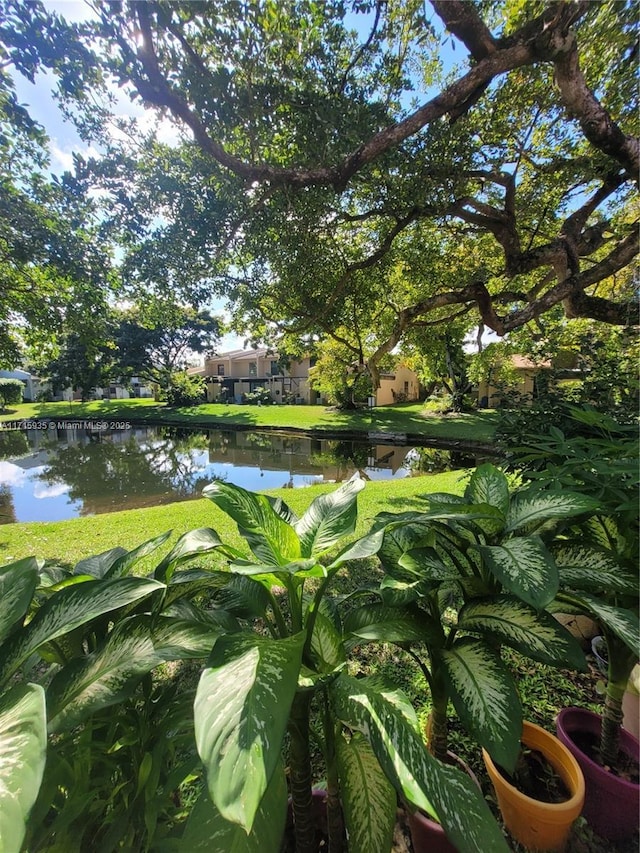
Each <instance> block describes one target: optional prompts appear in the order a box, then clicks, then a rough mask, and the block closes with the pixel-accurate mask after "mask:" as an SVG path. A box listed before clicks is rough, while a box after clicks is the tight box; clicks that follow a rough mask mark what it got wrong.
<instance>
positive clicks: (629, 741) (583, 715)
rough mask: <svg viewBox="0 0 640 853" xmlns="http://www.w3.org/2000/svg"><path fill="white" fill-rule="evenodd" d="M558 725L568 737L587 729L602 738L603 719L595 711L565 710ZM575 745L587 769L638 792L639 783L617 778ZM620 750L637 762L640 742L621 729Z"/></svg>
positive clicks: (559, 716) (585, 709) (582, 709)
mask: <svg viewBox="0 0 640 853" xmlns="http://www.w3.org/2000/svg"><path fill="white" fill-rule="evenodd" d="M572 722H575V725H572ZM558 723H559V724H560V725H561V726H562V727H563V728H564V729H565V731H566V732H567V734H568V735H570V734H571V732H573V731H576V730H577V729H583V728H585V729H586V730H587V731H590V732H593V733H594V734H597V735H598V736H600V728H601V726H602V717H601V716H600V715H599V714H595V713H594V712H593V711H589V710H588V709H587V708H563V709H562V711H560V713H559V714H558ZM585 723H586V726H585ZM572 743H573V739H572ZM573 745H574V747H575V749H576V750H577V751H578V752H579V753H580V757H581V760H582V761H584V763H585V765H586V766H587V767H590V768H592V769H594V770H599V771H600V772H602V773H608V774H609V775H610V776H611V777H613V778H615V779H616V780H617V781H618V783H619V784H620V785H621V786H622V787H623V788H627V789H629V790H636V789H637V788H638V786H639V783H638V782H631V781H630V780H629V779H623V778H621V777H620V776H616V775H615V774H614V773H611V771H609V770H606V769H605V768H604V767H603V766H602V765H601V764H598V762H597V761H594V760H593V759H592V758H590V757H589V756H588V755H587V754H586V753H584V752H583V751H582V750H581V749H580V747H579V746H576V744H575V743H573ZM619 749H620V750H621V751H622V752H624V753H625V755H627V756H628V757H629V758H633V759H635V760H636V761H637V760H638V757H639V753H640V741H638V740H637V738H635V737H634V736H633V735H632V734H631V732H628V731H627V730H626V729H621V730H620V747H619Z"/></svg>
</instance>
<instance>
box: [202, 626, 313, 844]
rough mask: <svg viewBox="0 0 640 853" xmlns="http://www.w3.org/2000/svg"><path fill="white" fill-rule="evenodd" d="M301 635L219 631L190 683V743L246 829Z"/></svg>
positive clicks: (212, 787)
mask: <svg viewBox="0 0 640 853" xmlns="http://www.w3.org/2000/svg"><path fill="white" fill-rule="evenodd" d="M304 640H305V636H304V634H303V633H300V634H297V635H295V636H294V637H288V638H286V639H284V640H269V639H264V638H262V637H258V636H246V635H239V634H237V635H233V636H224V637H221V638H220V639H219V640H218V642H217V643H216V645H215V646H214V648H213V652H212V654H211V657H210V659H209V662H208V665H207V668H206V669H205V670H204V672H203V674H202V676H201V678H200V683H199V684H198V690H197V694H196V700H195V706H194V718H195V733H196V744H197V747H198V754H199V755H200V758H201V759H202V761H203V763H204V765H205V769H206V773H207V782H208V786H209V793H210V795H211V799H212V800H213V802H214V803H215V805H216V807H217V808H218V809H219V811H220V813H221V814H222V816H223V817H224V818H226V819H227V820H230V821H232V822H234V823H238V824H240V826H242V827H244V829H245V830H246V831H247V832H248V831H249V830H251V827H252V825H253V821H254V818H255V816H256V811H257V809H258V807H259V805H260V801H261V800H262V797H263V795H264V792H265V791H266V789H267V786H268V784H269V781H270V779H271V776H272V774H273V772H274V770H275V768H276V766H277V765H278V763H279V760H280V749H281V747H282V740H283V738H284V734H285V731H286V727H287V722H288V718H289V710H290V708H291V703H292V701H293V697H294V694H295V691H296V686H297V679H298V672H299V670H300V663H301V659H302V649H303V646H304Z"/></svg>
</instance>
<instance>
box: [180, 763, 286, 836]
mask: <svg viewBox="0 0 640 853" xmlns="http://www.w3.org/2000/svg"><path fill="white" fill-rule="evenodd" d="M286 816H287V783H286V780H285V775H284V768H283V767H282V763H280V765H279V766H278V767H276V769H275V771H274V772H273V774H272V776H271V781H270V782H269V785H268V786H267V789H266V791H265V793H264V796H263V797H262V800H261V801H260V805H259V806H258V811H257V812H256V816H255V819H254V821H253V828H252V830H251V832H249V833H247V832H245V830H244V829H243V827H241V826H240V825H239V824H237V823H232V822H231V821H228V820H226V819H225V818H224V817H222V815H221V814H220V812H219V811H218V809H217V808H216V806H215V805H214V803H212V802H211V799H210V797H209V794H208V792H207V791H203V792H202V794H201V795H200V797H199V798H198V800H197V801H196V804H195V806H194V807H193V809H191V811H190V813H189V817H188V819H187V823H186V826H185V829H184V834H183V836H182V840H181V844H180V849H181V850H188V851H190V853H191V851H199V850H201V851H202V853H216V851H220V853H223V851H224V853H280V849H281V844H282V837H283V834H284V828H285V820H286Z"/></svg>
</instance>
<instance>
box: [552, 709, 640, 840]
mask: <svg viewBox="0 0 640 853" xmlns="http://www.w3.org/2000/svg"><path fill="white" fill-rule="evenodd" d="M601 723H602V720H601V717H599V716H598V714H594V713H592V712H591V711H587V710H586V709H583V708H565V709H564V710H563V711H560V713H559V714H558V719H557V721H556V730H557V732H558V737H559V739H560V740H561V741H562V742H563V743H564V744H565V746H566V747H567V749H569V750H570V751H571V753H572V755H573V756H574V758H575V759H576V761H577V762H578V764H579V765H580V767H581V768H582V772H583V774H584V779H585V786H586V791H585V803H584V809H583V812H582V813H583V815H584V817H585V818H586V820H587V822H588V823H589V824H590V826H591V827H592V828H593V830H594V831H595V832H597V833H598V835H601V836H602V837H603V838H608V839H609V840H610V841H621V840H622V839H624V838H630V837H631V836H632V835H633V833H634V832H635V831H636V829H638V826H639V824H640V819H639V813H640V785H638V784H637V783H635V782H631V781H629V780H627V779H623V778H620V777H618V776H616V775H614V774H613V773H611V772H609V771H608V770H605V768H604V767H601V766H600V765H599V764H597V763H596V762H595V761H593V760H592V759H591V758H589V756H588V755H585V753H584V752H583V751H582V750H581V749H580V748H579V747H578V746H576V744H575V742H574V737H575V736H576V735H577V734H578V733H581V732H583V733H585V734H587V735H591V736H594V737H596V738H597V739H598V741H599V739H600V728H601ZM620 750H621V751H622V752H623V753H624V754H625V755H627V756H629V758H632V759H635V760H636V761H637V760H638V758H639V757H640V743H639V742H638V741H637V740H636V738H634V737H633V735H631V734H630V733H629V732H627V731H625V730H624V729H622V730H621V732H620Z"/></svg>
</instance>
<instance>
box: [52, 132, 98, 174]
mask: <svg viewBox="0 0 640 853" xmlns="http://www.w3.org/2000/svg"><path fill="white" fill-rule="evenodd" d="M49 150H50V152H51V169H52V171H54V172H73V155H74V154H80V155H81V156H82V157H84V158H85V160H88V159H89V157H98V158H99V157H100V156H101V155H100V152H99V151H98V149H97V148H95V147H94V146H93V145H89V147H88V148H75V147H74V148H72V147H70V146H69V145H68V144H67V145H64V146H61V145H60V143H59V141H58V140H57V139H52V140H51V145H50V148H49Z"/></svg>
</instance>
